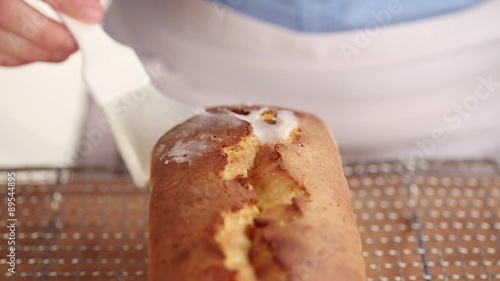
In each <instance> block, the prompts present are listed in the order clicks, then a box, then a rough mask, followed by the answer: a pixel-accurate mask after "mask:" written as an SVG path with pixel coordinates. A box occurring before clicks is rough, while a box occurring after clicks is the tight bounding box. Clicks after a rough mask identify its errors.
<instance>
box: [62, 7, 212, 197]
mask: <svg viewBox="0 0 500 281" xmlns="http://www.w3.org/2000/svg"><path fill="white" fill-rule="evenodd" d="M60 16H61V18H62V20H63V22H64V23H65V24H66V26H67V27H68V29H69V30H70V32H71V33H72V34H73V36H74V37H75V39H76V41H77V42H78V45H79V46H80V50H81V52H82V54H83V78H84V80H85V82H86V83H87V85H88V87H89V89H90V91H91V93H92V96H93V97H94V99H95V100H96V102H97V103H98V104H99V105H100V106H101V107H102V109H103V111H104V113H105V114H106V117H107V119H108V121H109V123H110V124H111V129H112V132H113V134H114V136H115V139H116V142H117V144H118V148H119V150H120V153H121V155H122V157H123V159H124V160H125V164H126V165H127V168H128V170H129V172H130V173H131V175H132V178H133V180H134V183H135V184H136V185H137V186H141V187H144V186H146V185H147V183H148V181H149V171H150V161H151V150H152V148H153V146H154V144H155V143H156V141H157V140H158V139H159V138H160V137H161V136H162V135H163V134H164V133H166V132H167V131H169V130H170V129H172V128H173V127H175V126H176V125H178V124H180V123H182V122H184V121H186V120H187V119H189V118H191V117H193V116H195V115H197V114H199V113H201V112H203V111H204V109H203V108H201V107H199V106H194V105H189V104H185V103H182V102H179V101H176V100H173V99H170V98H168V97H166V96H165V95H162V94H161V93H160V92H158V91H157V90H156V89H155V87H154V86H153V85H152V83H151V79H150V77H149V75H148V74H147V72H146V70H145V69H144V67H143V66H142V64H141V62H140V61H139V58H138V57H137V54H136V53H135V52H134V50H132V49H131V48H130V47H127V46H124V45H122V44H120V43H118V42H116V41H115V40H113V39H112V38H111V37H109V35H107V34H106V32H105V31H104V30H103V29H102V28H101V27H100V26H99V25H88V24H85V23H82V22H80V21H77V20H75V19H73V18H71V17H68V16H66V15H62V14H60Z"/></svg>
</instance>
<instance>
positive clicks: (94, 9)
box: [44, 0, 104, 23]
mask: <svg viewBox="0 0 500 281" xmlns="http://www.w3.org/2000/svg"><path fill="white" fill-rule="evenodd" d="M44 1H45V2H46V3H48V4H49V5H51V6H52V7H54V9H56V10H58V11H61V12H63V13H65V14H67V15H69V16H71V17H74V18H76V19H79V20H81V21H84V22H87V23H99V22H101V21H102V20H103V19H104V9H103V8H102V6H101V4H100V2H99V0H44Z"/></svg>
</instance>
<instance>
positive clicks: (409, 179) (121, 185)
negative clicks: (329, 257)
mask: <svg viewBox="0 0 500 281" xmlns="http://www.w3.org/2000/svg"><path fill="white" fill-rule="evenodd" d="M8 172H15V174H16V197H15V198H16V204H17V205H16V213H15V218H16V219H17V221H16V231H15V235H16V252H15V254H16V259H17V260H16V268H15V271H16V273H15V275H13V274H11V273H9V272H8V268H9V265H8V264H7V262H8V259H7V253H8V245H7V241H8V240H7V239H8V237H9V233H8V231H7V230H6V229H7V227H6V226H7V225H8V223H7V222H8V221H7V219H8V218H9V217H8V213H7V186H6V183H7V177H6V175H7V173H8ZM345 174H346V176H347V178H348V182H349V185H350V188H351V197H352V201H353V206H354V209H355V213H356V217H357V223H358V226H359V231H360V233H361V236H362V242H363V256H364V258H365V261H366V265H367V274H368V280H379V281H383V280H425V281H427V280H500V222H499V220H498V217H499V216H500V202H499V201H500V175H499V171H498V168H497V166H496V164H495V163H494V162H492V161H422V162H419V163H410V164H408V163H406V164H403V163H400V162H377V163H361V164H359V163H358V164H347V165H345ZM148 196H149V192H148V190H144V189H139V188H136V187H135V186H133V185H132V183H131V180H130V177H129V175H128V174H127V173H126V172H125V170H124V169H123V168H115V169H109V168H93V169H89V168H76V169H51V168H40V169H11V170H0V198H1V199H0V229H1V232H0V234H1V236H2V239H1V240H0V254H1V255H0V280H82V281H83V280H116V281H139V280H147V263H148V259H147V239H148V235H147V232H146V231H147V211H148ZM325 281H329V280H325Z"/></svg>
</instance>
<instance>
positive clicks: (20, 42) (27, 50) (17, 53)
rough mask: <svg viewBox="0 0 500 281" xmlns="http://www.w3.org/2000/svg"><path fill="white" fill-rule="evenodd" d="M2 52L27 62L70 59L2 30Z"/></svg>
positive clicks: (0, 50)
mask: <svg viewBox="0 0 500 281" xmlns="http://www.w3.org/2000/svg"><path fill="white" fill-rule="evenodd" d="M0 52H1V53H2V54H5V55H8V56H11V57H14V58H17V59H19V60H22V61H26V62H34V61H48V62H59V61H63V60H64V59H66V58H67V57H68V55H65V54H58V53H50V52H48V51H47V50H44V49H42V48H40V47H38V46H37V45H35V44H32V43H30V42H29V41H28V40H26V39H24V38H22V37H19V36H17V35H16V34H13V33H10V32H8V31H5V30H0Z"/></svg>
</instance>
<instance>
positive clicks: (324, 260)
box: [148, 106, 366, 281]
mask: <svg viewBox="0 0 500 281" xmlns="http://www.w3.org/2000/svg"><path fill="white" fill-rule="evenodd" d="M150 188H151V199H150V209H149V272H148V275H149V280H150V281H160V280H168V281H190V280H196V281H204V280H207V281H212V280H213V281H230V280H231V281H257V280H258V281H302V280H304V281H305V280H307V281H334V280H336V281H358V280H359V281H361V280H363V281H364V280H366V278H365V270H364V263H363V258H362V256H361V241H360V236H359V233H358V231H357V227H356V223H355V219H354V214H353V210H352V206H351V202H350V198H349V190H348V186H347V183H346V180H345V178H344V175H343V171H342V165H341V160H340V156H339V152H338V149H337V146H336V144H335V141H334V140H333V137H332V134H331V132H330V130H329V129H328V128H327V126H325V124H324V123H323V122H322V121H321V120H320V119H318V118H317V117H315V116H312V115H309V114H305V113H301V112H293V111H290V110H285V109H281V108H272V107H254V106H241V107H219V108H212V109H209V110H207V112H206V113H203V114H200V115H198V116H196V117H194V118H192V119H190V120H188V121H186V122H185V123H183V124H181V125H179V126H177V127H176V128H174V129H173V130H171V131H169V132H168V133H167V134H165V135H164V136H163V137H161V139H160V140H159V141H158V142H157V144H156V146H155V147H154V149H153V152H152V165H151V179H150Z"/></svg>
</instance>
